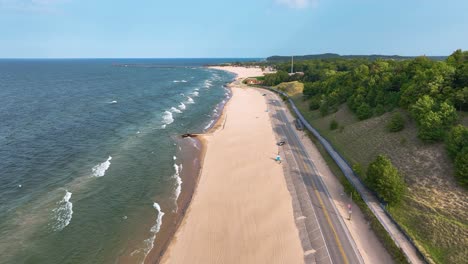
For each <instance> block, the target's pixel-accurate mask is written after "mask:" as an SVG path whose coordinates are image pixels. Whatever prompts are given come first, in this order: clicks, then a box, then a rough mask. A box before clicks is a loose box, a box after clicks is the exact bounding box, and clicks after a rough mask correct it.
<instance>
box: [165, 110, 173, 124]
mask: <svg viewBox="0 0 468 264" xmlns="http://www.w3.org/2000/svg"><path fill="white" fill-rule="evenodd" d="M162 118H163V123H164V124H165V125H169V124H172V122H174V117H173V116H172V113H171V112H169V111H164V114H163V116H162Z"/></svg>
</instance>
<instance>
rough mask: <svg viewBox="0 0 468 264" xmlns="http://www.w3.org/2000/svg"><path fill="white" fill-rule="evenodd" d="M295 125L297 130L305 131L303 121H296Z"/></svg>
mask: <svg viewBox="0 0 468 264" xmlns="http://www.w3.org/2000/svg"><path fill="white" fill-rule="evenodd" d="M294 125H295V126H296V129H297V130H304V125H303V124H302V122H301V120H299V119H296V120H294Z"/></svg>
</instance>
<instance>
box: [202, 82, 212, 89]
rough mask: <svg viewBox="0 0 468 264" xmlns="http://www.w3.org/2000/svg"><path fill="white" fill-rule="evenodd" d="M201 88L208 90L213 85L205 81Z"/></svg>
mask: <svg viewBox="0 0 468 264" xmlns="http://www.w3.org/2000/svg"><path fill="white" fill-rule="evenodd" d="M203 86H204V87H205V88H210V87H211V86H213V83H212V82H211V81H210V80H206V81H205V83H204V85H203Z"/></svg>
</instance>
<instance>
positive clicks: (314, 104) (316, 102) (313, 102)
mask: <svg viewBox="0 0 468 264" xmlns="http://www.w3.org/2000/svg"><path fill="white" fill-rule="evenodd" d="M319 108H320V96H314V97H312V98H311V99H310V103H309V109H310V110H312V111H313V110H317V109H319Z"/></svg>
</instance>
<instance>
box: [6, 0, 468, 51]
mask: <svg viewBox="0 0 468 264" xmlns="http://www.w3.org/2000/svg"><path fill="white" fill-rule="evenodd" d="M467 12H468V1H466V0H391V1H376V0H170V1H167V0H137V1H135V0H133V1H130V0H0V58H214V57H216V58H246V57H251V58H265V57H268V56H271V55H305V54H319V53H326V52H332V53H339V54H342V55H351V54H354V55H356V54H360V55H364V54H385V55H396V54H398V55H406V56H415V55H449V54H451V53H452V52H453V51H454V50H456V49H464V50H466V49H468V15H467Z"/></svg>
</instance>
